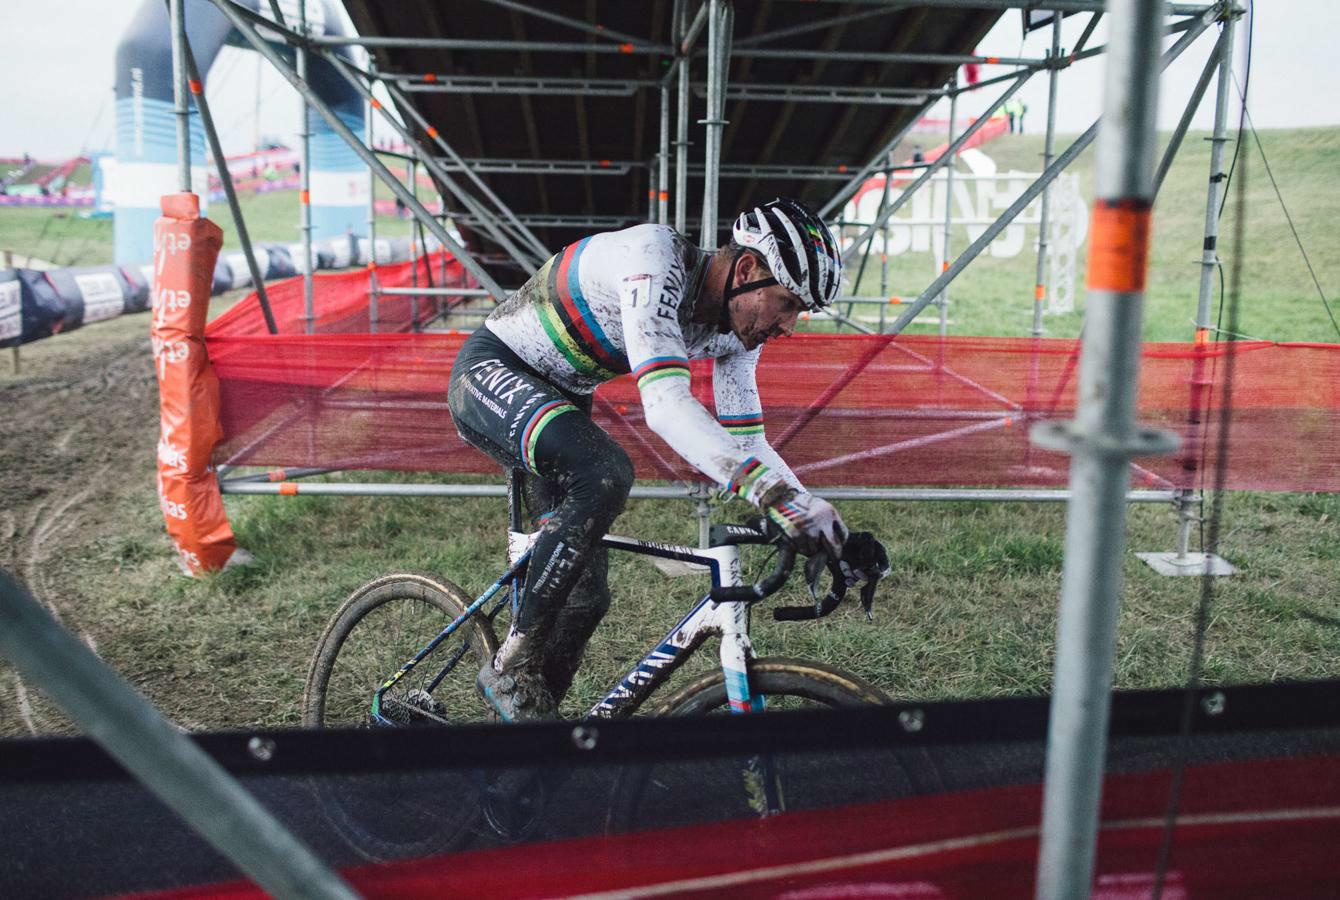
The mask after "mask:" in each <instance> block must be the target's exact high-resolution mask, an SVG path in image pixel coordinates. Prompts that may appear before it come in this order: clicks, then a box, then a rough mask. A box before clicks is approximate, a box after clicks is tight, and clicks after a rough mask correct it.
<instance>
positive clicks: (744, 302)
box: [730, 253, 801, 350]
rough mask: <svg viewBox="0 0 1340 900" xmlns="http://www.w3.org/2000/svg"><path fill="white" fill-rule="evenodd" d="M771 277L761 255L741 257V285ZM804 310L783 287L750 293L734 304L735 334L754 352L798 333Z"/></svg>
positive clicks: (742, 295)
mask: <svg viewBox="0 0 1340 900" xmlns="http://www.w3.org/2000/svg"><path fill="white" fill-rule="evenodd" d="M767 277H768V270H767V267H766V266H765V265H764V264H763V263H762V261H760V260H759V258H758V257H757V256H755V255H754V254H752V253H746V254H744V256H743V257H741V259H740V264H739V267H738V268H737V270H736V283H737V284H748V283H749V282H751V281H758V280H759V279H762V278H767ZM800 310H801V305H800V298H798V297H797V296H796V295H795V294H793V293H791V292H790V291H788V290H787V289H786V288H784V287H782V286H781V285H780V284H773V285H769V286H767V287H761V288H758V289H756V290H752V291H747V292H746V293H743V294H740V295H739V296H738V297H734V298H732V299H731V301H730V325H731V331H733V332H735V336H736V337H738V338H739V339H740V343H742V344H744V346H745V349H746V350H753V349H754V348H755V347H758V346H759V345H761V344H763V343H764V342H765V341H767V340H769V339H771V338H775V337H780V336H783V335H786V336H790V335H791V333H792V332H794V331H795V330H796V320H797V319H798V318H799V317H800Z"/></svg>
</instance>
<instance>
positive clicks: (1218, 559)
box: [1135, 552, 1238, 576]
mask: <svg viewBox="0 0 1340 900" xmlns="http://www.w3.org/2000/svg"><path fill="white" fill-rule="evenodd" d="M1135 555H1136V556H1138V557H1140V558H1141V559H1143V560H1144V561H1145V562H1147V563H1148V564H1149V567H1150V568H1151V569H1153V570H1154V571H1155V572H1158V573H1159V574H1160V575H1173V576H1177V575H1192V576H1195V575H1204V574H1205V570H1206V568H1207V567H1208V569H1209V573H1210V574H1211V575H1233V574H1236V573H1237V571H1238V569H1237V567H1236V566H1234V565H1233V564H1232V563H1231V562H1229V561H1228V560H1226V559H1224V558H1223V557H1222V556H1215V555H1214V554H1213V553H1188V554H1187V555H1186V556H1182V557H1179V556H1178V555H1177V554H1176V553H1174V552H1168V553H1137V554H1135Z"/></svg>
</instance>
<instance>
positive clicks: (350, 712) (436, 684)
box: [303, 477, 891, 859]
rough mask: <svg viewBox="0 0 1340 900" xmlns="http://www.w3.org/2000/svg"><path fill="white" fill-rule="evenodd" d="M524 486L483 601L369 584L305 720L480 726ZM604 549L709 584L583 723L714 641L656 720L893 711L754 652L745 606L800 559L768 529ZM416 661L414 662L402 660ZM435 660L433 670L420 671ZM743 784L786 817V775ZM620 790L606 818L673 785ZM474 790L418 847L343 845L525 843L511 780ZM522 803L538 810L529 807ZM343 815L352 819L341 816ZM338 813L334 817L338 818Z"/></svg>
mask: <svg viewBox="0 0 1340 900" xmlns="http://www.w3.org/2000/svg"><path fill="white" fill-rule="evenodd" d="M519 483H520V481H519V479H518V478H516V477H513V478H511V479H509V491H508V506H509V535H508V553H509V560H510V565H509V566H508V568H507V569H506V571H505V572H504V573H503V574H502V575H501V576H500V577H499V578H498V579H497V580H495V581H494V582H493V584H492V585H491V586H490V587H489V588H488V589H487V590H485V591H484V592H483V593H482V594H480V595H478V596H477V597H475V598H473V599H471V598H470V597H469V596H468V595H467V594H465V593H464V592H463V591H462V590H461V589H460V588H459V587H457V586H456V585H454V584H452V583H451V582H449V581H444V580H439V579H433V578H429V577H427V576H423V575H415V574H396V575H387V576H384V577H382V578H378V579H376V580H375V581H372V582H370V583H368V584H366V585H364V586H363V587H361V588H359V589H358V590H356V591H355V592H354V593H353V594H352V595H351V596H350V597H349V598H348V599H347V600H346V601H345V602H344V604H343V605H342V606H341V607H340V609H339V610H338V611H337V612H336V614H335V615H334V617H332V619H331V621H330V623H329V625H328V626H327V628H326V630H325V633H324V634H323V635H322V638H321V640H320V642H319V644H318V646H317V650H316V653H315V654H314V655H313V659H312V664H311V667H310V670H309V672H308V678H307V686H306V690H305V693H304V702H303V724H304V725H306V726H309V727H331V726H348V725H355V726H370V727H406V726H415V725H432V724H440V725H447V724H459V723H463V722H472V721H484V720H486V719H487V718H488V717H489V710H488V708H487V706H486V705H485V703H484V701H483V700H482V699H481V698H480V697H479V696H478V694H477V693H476V691H475V686H474V682H475V675H476V673H477V672H478V670H479V668H480V667H481V666H483V665H485V664H486V663H487V662H489V661H491V660H492V658H493V656H494V654H495V652H496V651H497V649H498V640H497V637H496V635H495V633H494V629H493V622H494V620H495V618H497V617H498V616H499V614H500V613H502V612H503V611H504V610H505V609H508V608H509V601H513V600H514V598H515V597H516V595H517V591H518V590H519V588H520V586H521V585H522V584H523V583H524V580H525V575H526V566H527V564H528V562H529V560H530V549H529V544H530V542H531V540H532V535H528V534H526V533H524V532H522V530H521V529H522V523H521V506H520V499H519V490H518V485H519ZM602 543H603V545H604V546H605V547H607V548H609V549H611V550H615V551H622V552H628V553H634V554H639V555H644V556H651V557H660V558H663V559H670V560H676V561H679V562H684V563H690V564H696V565H700V566H703V567H705V568H706V569H707V570H708V571H709V572H710V575H711V580H712V587H711V588H710V589H709V590H708V591H707V592H706V593H705V594H704V595H703V596H702V597H701V599H700V600H699V601H698V602H697V603H696V604H695V605H694V606H693V608H692V609H691V610H690V611H689V612H688V613H687V614H686V615H685V616H684V617H683V618H682V619H680V621H679V622H678V623H677V624H676V625H675V626H674V627H673V628H672V629H670V631H669V632H668V633H667V634H666V635H665V637H664V638H662V639H661V640H660V641H659V642H658V643H657V645H656V646H655V647H654V648H653V649H652V650H650V651H649V652H648V653H646V654H645V655H643V656H642V657H641V658H640V659H639V660H638V661H637V662H636V663H635V664H634V665H633V666H632V667H631V668H630V669H629V670H628V671H627V672H626V674H625V675H624V676H623V677H622V678H621V679H619V681H618V682H617V683H616V684H615V685H614V686H613V687H612V688H610V689H609V690H608V691H607V692H606V693H605V695H604V696H603V697H602V698H601V699H600V701H599V702H597V703H596V704H595V705H594V706H592V707H591V708H590V710H588V711H587V713H586V715H585V717H584V719H589V720H600V719H608V718H616V717H623V716H629V715H632V714H633V713H634V712H637V711H639V710H640V709H642V708H643V707H644V705H646V704H647V701H648V699H649V698H650V697H651V696H652V695H653V694H654V693H655V692H656V691H657V689H658V688H660V687H661V686H662V685H663V684H664V683H665V682H666V681H667V680H668V679H669V678H670V676H671V675H672V674H673V673H674V672H675V671H676V670H678V669H679V668H680V667H681V666H682V665H683V664H684V663H685V662H686V661H687V660H688V659H689V658H690V657H691V656H692V655H693V654H694V653H695V652H697V650H698V649H700V648H701V647H702V645H703V644H704V643H706V641H707V640H708V639H709V638H710V637H712V636H714V635H716V636H719V637H720V638H721V645H720V660H721V667H720V669H718V670H714V671H711V672H708V673H706V674H704V675H701V676H699V677H697V678H695V679H693V680H692V681H690V682H689V683H687V684H685V685H684V686H682V687H680V688H679V689H678V690H676V691H675V692H674V693H672V694H671V695H669V696H667V697H666V698H664V699H663V700H662V701H661V702H660V703H658V704H656V705H655V706H654V707H653V708H652V709H651V712H652V714H653V715H702V714H707V713H711V712H714V711H725V710H729V711H731V712H736V713H754V712H761V711H763V710H764V709H769V710H777V709H789V708H795V707H799V706H808V705H819V706H852V705H861V704H886V703H889V702H891V701H890V699H889V697H888V696H887V695H886V694H885V693H884V692H883V691H881V690H880V689H879V688H877V687H875V686H874V685H872V684H870V683H869V682H867V681H865V680H864V679H861V678H859V677H858V676H856V675H852V674H850V673H847V672H843V671H841V670H839V669H836V668H834V667H832V666H828V665H825V664H823V663H817V662H811V661H806V660H798V659H788V658H781V657H771V658H769V657H762V658H760V657H758V656H756V654H755V653H754V650H753V645H752V642H751V641H750V637H749V610H750V607H751V606H752V605H753V604H755V603H757V602H759V601H761V600H764V599H766V598H767V597H769V596H771V595H772V594H773V593H775V592H776V591H777V590H779V589H780V588H781V587H782V586H783V584H784V583H785V582H786V580H787V579H788V577H789V575H790V574H791V569H792V566H793V564H794V561H795V552H794V550H793V549H791V548H790V547H789V545H785V544H784V543H782V542H780V541H779V539H778V536H777V535H775V534H771V533H769V532H768V531H767V530H765V526H760V525H752V524H738V525H736V524H732V525H714V526H712V528H711V529H710V540H709V544H710V545H711V546H710V547H709V548H707V549H697V548H692V547H686V546H677V545H669V544H663V543H658V542H653V541H641V540H637V539H634V538H628V537H619V536H615V535H607V536H606V537H604V538H603V539H602ZM774 543H780V544H781V546H780V547H779V549H778V551H777V562H776V565H775V567H774V568H773V569H772V571H771V573H770V574H768V575H767V576H766V577H765V578H763V579H762V580H761V581H759V582H757V583H755V584H752V585H749V584H745V583H744V582H743V581H742V576H741V565H740V548H741V547H742V546H749V545H765V544H774ZM811 568H812V567H811ZM832 571H833V574H834V576H835V579H836V578H837V577H838V576H839V574H840V573H839V572H838V570H837V569H836V568H834V569H833V570H832ZM806 574H807V576H809V579H810V581H811V590H812V591H813V583H814V581H815V580H816V576H817V574H818V573H817V572H811V571H809V570H808V569H807V572H806ZM870 587H871V590H869V591H868V592H865V593H863V596H862V602H863V604H864V605H865V606H866V609H867V613H868V612H869V603H870V601H871V599H872V598H873V585H871V586H870ZM844 593H845V583H842V584H841V585H840V584H839V583H838V582H837V581H836V580H835V584H834V588H833V589H832V590H830V591H829V592H828V593H827V594H825V595H823V597H822V599H818V597H819V595H818V594H817V593H816V594H814V596H815V597H816V602H815V604H814V606H802V607H784V608H779V609H775V610H774V617H775V618H777V619H779V620H791V621H798V620H805V619H816V618H821V617H823V616H825V615H827V614H829V613H830V612H832V611H833V609H835V608H836V606H837V605H838V603H839V602H840V600H841V599H842V596H843V594H844ZM444 623H445V624H444ZM413 647H417V648H418V649H417V652H413V650H412V649H406V648H413ZM411 652H413V656H412V657H411V658H409V659H408V660H406V657H407V656H408V655H409V653H411ZM430 659H432V660H433V661H432V663H431V664H428V661H429V660H430ZM744 778H745V783H746V791H745V794H746V795H747V800H748V807H749V808H750V809H751V810H752V811H753V812H754V813H756V814H760V815H768V814H773V813H776V812H779V811H781V810H782V809H783V808H784V793H783V790H782V784H781V781H782V779H781V778H780V776H779V773H778V771H777V770H776V767H775V766H774V765H773V762H772V761H771V760H770V759H768V758H762V757H754V758H752V759H750V760H749V761H747V763H746V765H745V772H744ZM624 782H625V783H623V784H622V785H621V788H620V789H619V790H616V794H618V796H617V797H616V798H615V800H614V802H613V803H612V804H611V815H610V820H611V822H616V821H619V820H623V821H634V820H636V818H637V812H636V810H637V808H638V807H646V806H649V805H654V804H656V803H657V802H658V801H657V799H656V798H655V796H654V795H655V793H656V792H657V790H658V789H659V790H660V791H662V792H664V791H669V790H673V786H672V785H670V784H668V783H661V782H658V781H657V779H655V778H653V777H652V776H651V774H650V770H643V771H641V772H635V773H633V774H631V775H629V776H628V777H626V778H625V779H624ZM476 787H483V788H484V801H485V802H484V803H483V804H482V806H481V808H479V809H473V808H470V804H457V805H456V806H455V807H454V808H453V809H452V810H451V811H450V812H451V813H452V815H453V818H452V820H451V821H446V820H444V819H443V816H442V813H443V812H445V811H443V810H438V811H437V812H438V815H437V818H438V820H439V821H438V822H437V823H436V833H435V835H432V836H424V837H423V839H422V841H411V842H408V843H407V842H406V841H404V840H401V839H397V840H395V841H386V840H385V839H384V838H381V837H379V836H378V835H377V834H375V833H373V832H372V831H371V830H370V829H369V828H367V827H366V826H365V825H360V824H355V823H353V822H351V821H346V822H345V823H344V824H345V825H346V826H347V827H348V828H350V830H360V831H361V833H360V834H359V835H358V836H357V837H356V838H354V839H351V843H355V844H357V848H358V849H359V851H360V852H362V853H363V854H364V855H365V856H368V858H371V859H382V858H391V857H394V856H396V855H403V854H405V853H407V852H408V853H424V852H431V851H434V850H438V849H441V848H442V847H445V846H448V845H450V844H451V843H452V842H454V841H455V839H456V838H458V837H459V836H460V834H461V833H463V832H464V831H465V830H466V829H468V828H470V827H471V826H472V825H473V824H474V821H475V820H476V818H477V815H478V813H479V812H483V814H484V815H485V817H486V819H487V820H488V823H489V826H490V827H491V828H492V830H493V831H494V832H495V833H496V834H497V835H498V836H500V837H504V838H509V839H514V838H516V837H518V836H521V835H523V834H524V833H525V831H526V828H527V823H531V824H533V821H534V818H535V816H536V815H537V813H535V811H534V809H533V808H532V809H531V810H530V811H527V810H525V809H521V810H520V811H519V812H518V811H517V810H516V809H508V805H509V803H510V804H511V805H512V806H516V805H517V801H518V798H520V797H523V795H524V791H521V792H518V790H517V787H516V785H511V786H509V787H508V788H506V789H498V788H497V787H496V785H489V784H484V785H476ZM649 790H651V794H648V791H649ZM410 793H411V794H412V793H413V791H411V792H410ZM368 801H369V798H367V797H366V796H365V797H362V798H361V799H360V800H359V801H358V802H359V803H360V804H363V805H364V806H366V804H367V803H368ZM396 802H398V801H396ZM530 802H531V804H532V806H534V805H535V801H534V799H533V798H531V800H530ZM392 805H394V802H392ZM521 805H522V806H524V805H525V804H524V803H522V804H521ZM418 811H419V812H422V811H423V809H419V810H418ZM343 812H344V813H345V814H347V813H348V810H344V811H343ZM363 813H364V818H365V819H369V820H377V819H379V818H380V819H381V820H383V821H387V822H400V823H402V824H398V825H394V826H393V827H395V828H401V827H403V818H404V816H403V815H400V814H397V813H392V812H387V811H383V812H382V813H381V814H380V815H379V814H378V813H377V812H376V811H375V810H374V811H372V812H370V813H369V812H368V811H367V810H366V809H364V810H363ZM340 815H341V813H340V812H339V811H337V812H336V817H337V818H338V817H340ZM344 817H345V818H348V816H347V815H345V816H344ZM369 850H372V851H373V852H371V853H369V852H368V851H369Z"/></svg>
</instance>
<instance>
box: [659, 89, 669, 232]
mask: <svg viewBox="0 0 1340 900" xmlns="http://www.w3.org/2000/svg"><path fill="white" fill-rule="evenodd" d="M656 163H657V168H656V173H657V178H656V181H657V184H658V189H657V190H658V193H657V196H656V221H657V222H658V223H660V224H661V225H665V224H668V223H669V221H670V219H669V216H670V86H669V85H665V84H663V85H661V150H660V152H659V153H658V154H657V159H656Z"/></svg>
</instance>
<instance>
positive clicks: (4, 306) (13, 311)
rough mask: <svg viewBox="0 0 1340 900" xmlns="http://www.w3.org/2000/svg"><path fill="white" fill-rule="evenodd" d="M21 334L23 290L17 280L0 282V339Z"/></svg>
mask: <svg viewBox="0 0 1340 900" xmlns="http://www.w3.org/2000/svg"><path fill="white" fill-rule="evenodd" d="M21 334H23V290H22V287H21V286H20V285H19V283H18V282H17V281H4V282H0V341H3V340H6V339H7V338H12V337H18V336H19V335H21Z"/></svg>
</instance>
